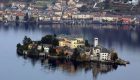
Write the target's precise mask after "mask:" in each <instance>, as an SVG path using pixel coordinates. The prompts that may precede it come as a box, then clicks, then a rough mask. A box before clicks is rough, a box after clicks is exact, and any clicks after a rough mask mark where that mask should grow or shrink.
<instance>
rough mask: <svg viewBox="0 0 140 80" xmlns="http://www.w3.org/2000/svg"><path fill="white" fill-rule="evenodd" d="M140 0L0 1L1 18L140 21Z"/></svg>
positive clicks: (7, 19)
mask: <svg viewBox="0 0 140 80" xmlns="http://www.w3.org/2000/svg"><path fill="white" fill-rule="evenodd" d="M139 14H140V2H139V0H34V1H32V0H26V1H24V0H20V1H18V0H14V1H7V2H6V1H1V2H0V21H1V22H13V21H14V22H16V23H19V22H31V23H36V22H39V23H66V24H81V23H109V24H136V25H137V24H138V25H139V24H140V15H139Z"/></svg>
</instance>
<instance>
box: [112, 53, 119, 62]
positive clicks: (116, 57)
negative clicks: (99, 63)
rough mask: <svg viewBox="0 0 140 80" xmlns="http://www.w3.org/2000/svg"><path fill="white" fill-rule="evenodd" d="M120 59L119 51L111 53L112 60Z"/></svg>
mask: <svg viewBox="0 0 140 80" xmlns="http://www.w3.org/2000/svg"><path fill="white" fill-rule="evenodd" d="M117 59H118V54H117V53H115V52H114V53H111V60H113V61H116V60H117Z"/></svg>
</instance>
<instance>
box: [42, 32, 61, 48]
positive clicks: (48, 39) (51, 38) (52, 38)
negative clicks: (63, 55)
mask: <svg viewBox="0 0 140 80" xmlns="http://www.w3.org/2000/svg"><path fill="white" fill-rule="evenodd" d="M41 42H42V43H43V44H52V45H53V46H58V44H59V40H58V39H57V38H56V35H46V36H44V37H42V39H41Z"/></svg>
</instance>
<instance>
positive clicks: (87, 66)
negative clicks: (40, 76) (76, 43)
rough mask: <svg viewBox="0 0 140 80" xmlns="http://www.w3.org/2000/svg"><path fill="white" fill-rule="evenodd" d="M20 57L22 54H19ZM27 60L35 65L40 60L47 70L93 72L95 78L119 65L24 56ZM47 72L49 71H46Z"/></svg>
mask: <svg viewBox="0 0 140 80" xmlns="http://www.w3.org/2000/svg"><path fill="white" fill-rule="evenodd" d="M19 57H20V56H19ZM23 58H24V59H25V60H29V61H30V63H31V64H32V66H35V65H36V64H37V63H38V62H40V65H41V66H42V68H43V70H44V72H45V71H53V72H55V71H58V70H62V71H63V72H65V73H67V74H76V73H77V72H79V71H84V72H85V73H87V72H88V71H91V72H92V76H93V80H96V79H97V78H98V75H99V74H100V75H102V74H108V73H109V72H111V71H114V70H117V67H118V65H110V64H103V63H98V62H82V63H81V62H75V61H70V60H63V59H31V58H27V57H23ZM46 74H47V73H46Z"/></svg>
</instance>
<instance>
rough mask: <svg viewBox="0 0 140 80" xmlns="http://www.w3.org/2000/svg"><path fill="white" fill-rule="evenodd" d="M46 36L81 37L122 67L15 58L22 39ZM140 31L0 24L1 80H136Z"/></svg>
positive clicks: (97, 26) (126, 28)
mask: <svg viewBox="0 0 140 80" xmlns="http://www.w3.org/2000/svg"><path fill="white" fill-rule="evenodd" d="M46 34H66V35H73V36H75V35H77V36H83V37H84V39H86V40H89V42H90V43H91V44H92V43H93V38H94V37H98V38H99V43H100V44H101V45H102V46H104V47H106V48H112V49H115V50H116V51H117V52H118V54H119V57H121V58H123V59H125V60H128V61H130V64H129V65H126V66H114V65H105V64H99V63H83V64H81V63H74V62H71V61H61V60H45V61H42V60H33V59H26V58H23V57H21V56H18V55H17V54H16V44H17V43H21V42H22V40H23V38H24V36H25V35H26V36H28V37H31V39H33V40H39V39H40V38H41V37H42V36H44V35H46ZM139 61H140V29H139V27H128V26H110V25H108V26H106V25H104V26H103V25H102V26H101V25H58V24H55V25H38V26H35V25H24V24H19V25H15V24H9V25H3V24H0V79H1V80H140V70H139V68H140V62H139Z"/></svg>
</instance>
